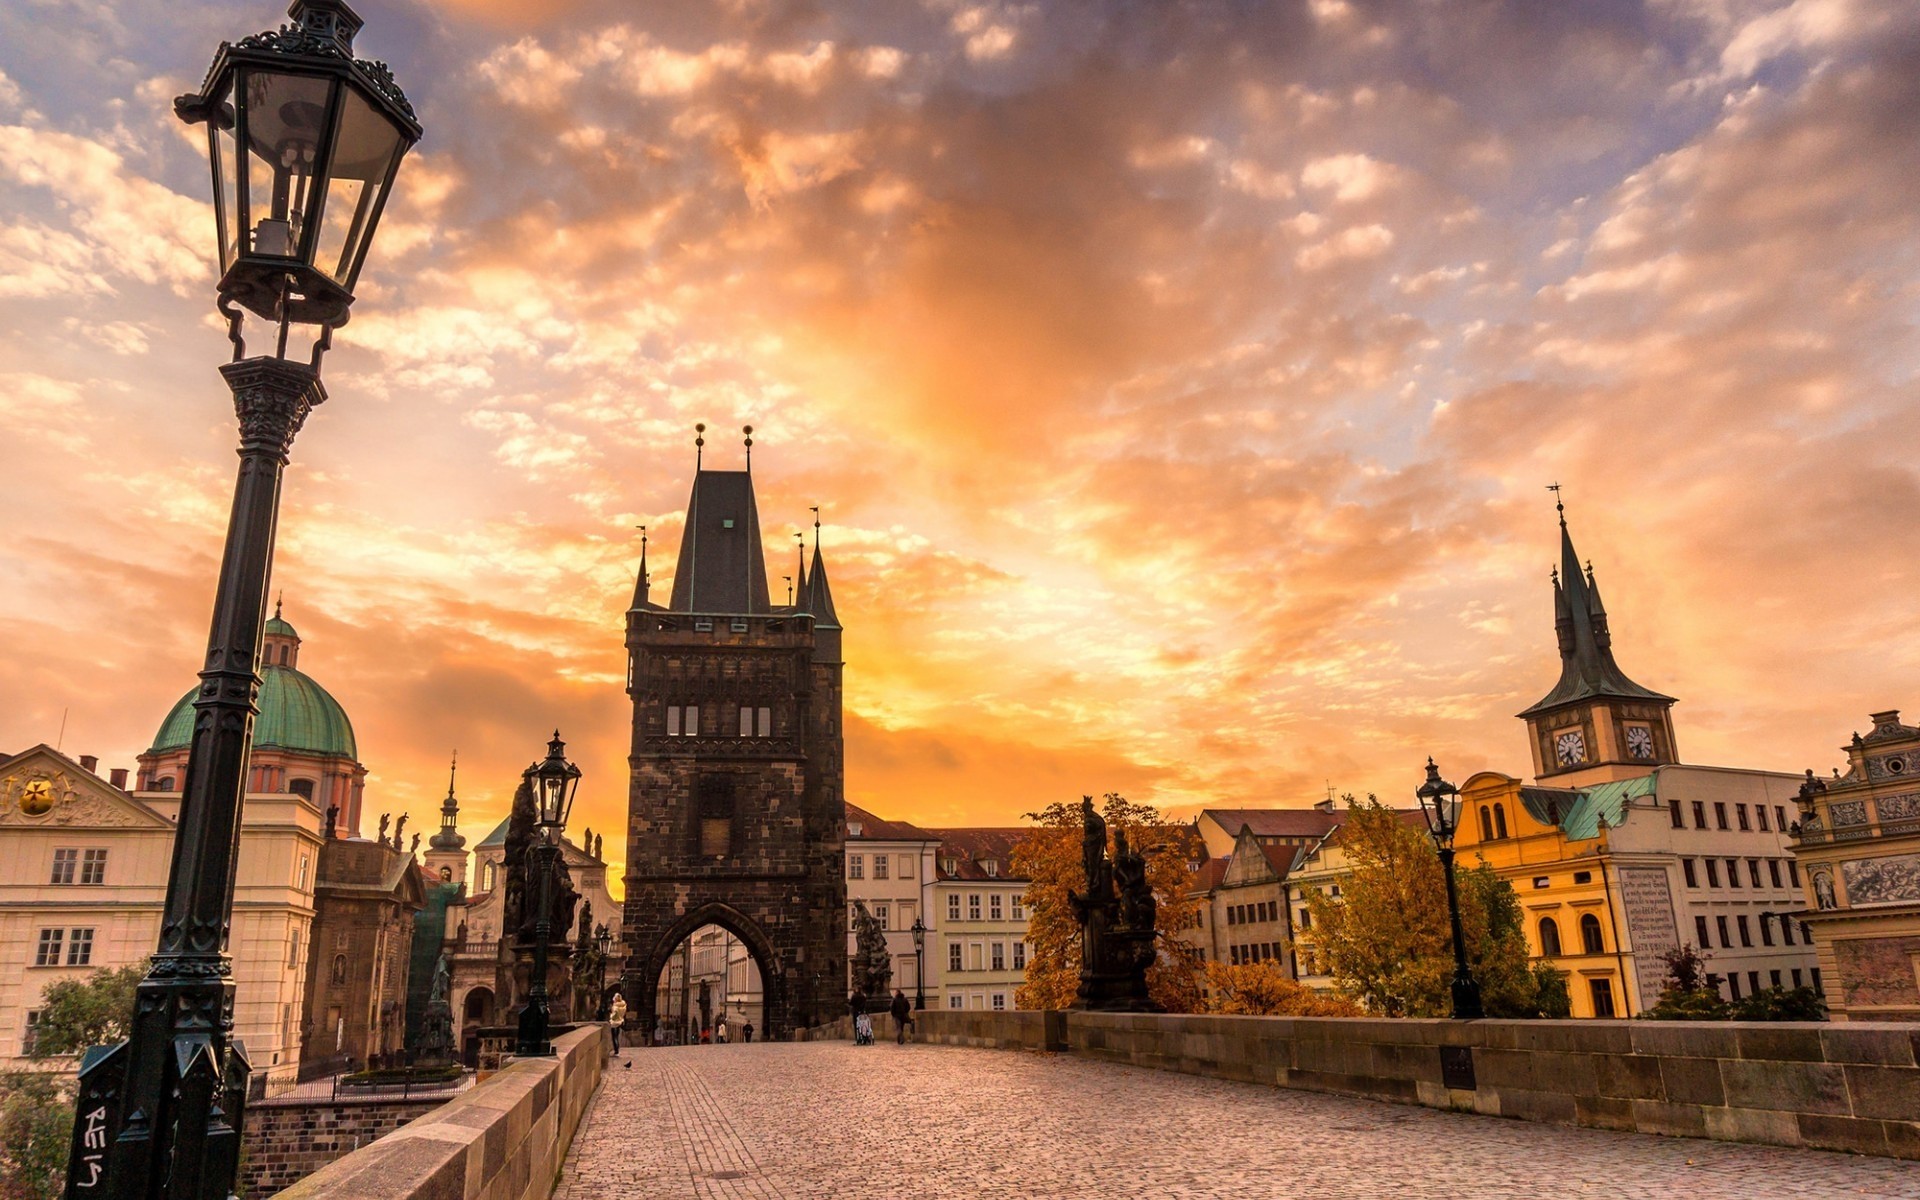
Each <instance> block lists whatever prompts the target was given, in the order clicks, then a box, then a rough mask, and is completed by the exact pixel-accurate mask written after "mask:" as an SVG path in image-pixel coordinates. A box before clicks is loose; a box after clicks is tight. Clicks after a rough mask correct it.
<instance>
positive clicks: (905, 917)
mask: <svg viewBox="0 0 1920 1200" xmlns="http://www.w3.org/2000/svg"><path fill="white" fill-rule="evenodd" d="M856 911H857V910H856V909H855V908H854V906H853V905H851V904H849V905H847V922H848V923H849V924H851V923H852V922H853V918H854V913H855V912H856ZM867 911H868V912H870V913H872V914H873V919H874V920H876V921H878V922H880V928H882V929H894V928H900V929H911V928H913V905H912V903H911V902H903V903H902V904H901V905H900V924H899V925H898V926H897V927H896V926H895V925H894V923H893V905H891V904H869V905H867Z"/></svg>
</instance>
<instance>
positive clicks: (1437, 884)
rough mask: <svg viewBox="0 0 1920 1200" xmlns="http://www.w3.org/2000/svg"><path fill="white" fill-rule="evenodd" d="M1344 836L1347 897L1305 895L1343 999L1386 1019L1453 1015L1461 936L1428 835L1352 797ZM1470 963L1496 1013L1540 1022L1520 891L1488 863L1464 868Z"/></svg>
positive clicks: (1374, 803) (1318, 943)
mask: <svg viewBox="0 0 1920 1200" xmlns="http://www.w3.org/2000/svg"><path fill="white" fill-rule="evenodd" d="M1345 799H1346V803H1347V819H1346V822H1345V824H1343V825H1342V826H1341V827H1340V832H1339V834H1338V837H1339V839H1340V846H1341V849H1342V850H1343V851H1344V852H1345V853H1346V856H1347V859H1348V862H1349V863H1350V864H1351V866H1352V871H1351V873H1350V874H1349V875H1348V876H1347V877H1346V878H1344V879H1343V880H1341V892H1342V895H1341V897H1340V898H1339V899H1335V898H1334V897H1332V896H1329V895H1326V894H1325V893H1322V892H1319V891H1310V892H1308V893H1307V907H1308V909H1309V910H1310V911H1311V912H1312V914H1313V923H1312V928H1311V930H1310V931H1309V932H1307V933H1304V934H1303V935H1302V939H1303V940H1305V941H1308V942H1310V943H1311V944H1312V945H1313V947H1314V948H1315V950H1316V951H1318V953H1319V955H1320V957H1321V959H1322V961H1324V962H1325V963H1326V965H1327V968H1328V971H1329V973H1330V974H1332V976H1333V979H1334V984H1335V986H1336V987H1338V988H1339V989H1340V991H1341V993H1342V994H1343V995H1345V996H1347V997H1349V998H1351V999H1353V1000H1356V1001H1358V1002H1359V1003H1361V1004H1363V1005H1365V1006H1366V1008H1367V1010H1368V1011H1369V1012H1372V1013H1375V1014H1378V1015H1380V1016H1388V1017H1434V1016H1445V1015H1447V1013H1448V1012H1450V1011H1451V1009H1452V1000H1451V988H1450V985H1451V983H1452V980H1453V931H1452V927H1451V923H1450V921H1449V918H1448V913H1447V883H1446V875H1445V873H1444V872H1443V871H1442V870H1441V866H1440V856H1439V854H1438V853H1437V852H1436V851H1435V850H1434V847H1433V841H1432V839H1431V838H1429V837H1428V836H1427V833H1426V831H1425V830H1424V829H1422V828H1419V827H1417V826H1414V825H1412V824H1409V823H1408V822H1407V821H1406V820H1405V818H1404V816H1403V815H1402V814H1400V813H1398V812H1396V811H1395V810H1393V809H1390V808H1388V807H1386V806H1385V805H1383V804H1381V803H1380V801H1379V800H1378V799H1377V798H1375V797H1373V796H1368V797H1367V798H1366V800H1365V801H1364V802H1361V801H1356V800H1355V799H1354V798H1353V797H1352V796H1347V797H1346V798H1345ZM1455 882H1456V886H1457V889H1458V893H1459V899H1460V926H1461V934H1462V940H1463V942H1464V943H1465V948H1466V953H1467V964H1468V967H1469V969H1470V970H1471V971H1472V972H1473V976H1474V979H1475V980H1476V981H1477V982H1478V983H1479V984H1480V992H1481V998H1482V1000H1483V1002H1484V1003H1485V1005H1486V1008H1487V1012H1488V1015H1490V1016H1514V1017H1518V1016H1528V1017H1530V1016H1534V1015H1536V1014H1537V1012H1538V1011H1539V1004H1538V984H1537V983H1536V981H1535V978H1534V974H1533V972H1532V971H1531V970H1530V969H1529V965H1528V959H1527V942H1526V933H1525V930H1524V924H1525V921H1524V914H1523V912H1522V909H1521V906H1520V898H1519V896H1518V895H1517V894H1516V893H1515V892H1514V890H1513V885H1512V884H1510V883H1508V882H1507V881H1506V880H1504V879H1502V878H1500V876H1499V875H1498V874H1497V873H1496V872H1495V871H1494V870H1493V868H1492V867H1490V866H1488V865H1486V864H1485V863H1482V864H1480V865H1479V866H1476V867H1472V868H1469V869H1466V870H1458V871H1456V874H1455Z"/></svg>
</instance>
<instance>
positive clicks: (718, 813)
mask: <svg viewBox="0 0 1920 1200" xmlns="http://www.w3.org/2000/svg"><path fill="white" fill-rule="evenodd" d="M694 805H695V808H696V809H697V810H698V814H699V821H700V856H701V857H702V858H725V857H727V856H728V855H730V854H732V853H733V815H734V814H733V807H734V804H733V782H732V781H731V780H728V779H718V778H712V777H709V778H706V779H702V780H700V781H699V783H698V784H697V785H696V786H695V789H694Z"/></svg>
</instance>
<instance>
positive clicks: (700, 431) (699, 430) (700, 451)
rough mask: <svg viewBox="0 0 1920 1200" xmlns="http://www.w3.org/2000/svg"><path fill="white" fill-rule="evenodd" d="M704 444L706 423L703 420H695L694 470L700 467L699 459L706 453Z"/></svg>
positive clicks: (705, 443) (705, 441)
mask: <svg viewBox="0 0 1920 1200" xmlns="http://www.w3.org/2000/svg"><path fill="white" fill-rule="evenodd" d="M706 445H707V423H706V422H705V421H700V422H696V423H695V424H694V427H693V469H694V470H696V471H698V470H699V469H700V460H701V459H702V458H703V457H704V456H705V454H706Z"/></svg>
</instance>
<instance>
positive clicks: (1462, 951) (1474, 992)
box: [1414, 758, 1487, 1021]
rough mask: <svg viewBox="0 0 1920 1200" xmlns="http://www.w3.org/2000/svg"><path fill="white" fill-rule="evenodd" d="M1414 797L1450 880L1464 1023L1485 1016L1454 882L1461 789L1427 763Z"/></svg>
mask: <svg viewBox="0 0 1920 1200" xmlns="http://www.w3.org/2000/svg"><path fill="white" fill-rule="evenodd" d="M1414 795H1416V796H1418V797H1419V798H1420V812H1421V813H1422V814H1423V815H1424V816H1425V817H1426V818H1427V832H1428V833H1430V834H1432V835H1433V848H1434V849H1435V850H1438V851H1439V852H1440V869H1441V871H1442V872H1444V873H1445V875H1446V877H1447V916H1448V918H1449V919H1450V920H1451V921H1452V923H1453V1015H1454V1017H1455V1018H1456V1019H1458V1020H1462V1021H1476V1020H1479V1019H1480V1018H1481V1017H1484V1016H1486V1015H1487V1014H1486V1011H1485V1010H1484V1009H1483V1008H1482V1007H1481V1005H1480V985H1479V984H1477V983H1475V982H1474V980H1473V972H1472V971H1470V970H1468V969H1467V940H1466V937H1465V936H1464V935H1463V934H1462V933H1461V931H1460V894H1459V892H1457V891H1456V890H1455V889H1454V883H1453V835H1454V833H1455V831H1457V830H1458V829H1459V828H1460V789H1459V788H1457V787H1455V786H1453V785H1452V784H1451V783H1448V782H1447V781H1446V780H1444V779H1442V778H1440V768H1439V767H1436V766H1434V765H1433V760H1432V759H1431V758H1429V759H1428V760H1427V781H1426V782H1425V783H1423V784H1421V785H1420V789H1419V791H1417V792H1415V793H1414Z"/></svg>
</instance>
